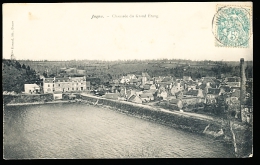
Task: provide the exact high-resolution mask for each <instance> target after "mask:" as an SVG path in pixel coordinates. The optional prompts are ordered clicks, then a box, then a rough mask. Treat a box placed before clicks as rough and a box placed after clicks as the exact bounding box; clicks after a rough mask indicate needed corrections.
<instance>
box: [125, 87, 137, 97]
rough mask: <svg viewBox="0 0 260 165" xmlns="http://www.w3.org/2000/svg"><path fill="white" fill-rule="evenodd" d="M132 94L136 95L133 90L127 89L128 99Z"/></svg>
mask: <svg viewBox="0 0 260 165" xmlns="http://www.w3.org/2000/svg"><path fill="white" fill-rule="evenodd" d="M132 95H136V93H135V90H132V89H130V90H127V91H126V99H129V98H130V97H131V96H132Z"/></svg>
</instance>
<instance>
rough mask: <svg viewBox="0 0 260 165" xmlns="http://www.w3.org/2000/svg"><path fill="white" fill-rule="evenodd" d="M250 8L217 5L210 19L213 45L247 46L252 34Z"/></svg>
mask: <svg viewBox="0 0 260 165" xmlns="http://www.w3.org/2000/svg"><path fill="white" fill-rule="evenodd" d="M251 13H252V8H251V7H248V6H221V5H217V12H216V14H215V15H214V17H213V20H212V31H213V34H214V36H215V46H217V47H236V48H248V47H249V40H250V37H251V34H252V14H251Z"/></svg>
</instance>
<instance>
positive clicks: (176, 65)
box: [19, 59, 253, 81]
mask: <svg viewBox="0 0 260 165" xmlns="http://www.w3.org/2000/svg"><path fill="white" fill-rule="evenodd" d="M19 62H20V63H21V64H25V65H29V66H30V67H31V68H33V69H34V70H35V71H36V72H38V73H40V74H44V75H46V72H47V71H48V76H58V75H59V73H60V68H70V67H73V68H77V69H82V70H85V71H86V76H87V77H98V78H101V79H103V81H108V80H110V79H111V78H112V79H116V78H119V77H121V76H123V75H126V74H128V73H134V74H141V73H142V72H148V74H149V75H151V76H175V77H177V78H180V77H182V76H183V75H190V76H191V77H192V78H194V79H195V78H200V77H203V76H215V77H221V74H224V75H225V76H239V60H238V61H225V62H223V61H207V60H205V61H191V60H181V59H158V60H118V61H101V60H100V61H98V60H92V61H91V60H70V61H47V60H45V61H30V60H21V61H19ZM245 64H246V65H247V67H246V76H247V78H252V76H253V74H252V71H253V69H252V68H253V66H252V61H246V62H245Z"/></svg>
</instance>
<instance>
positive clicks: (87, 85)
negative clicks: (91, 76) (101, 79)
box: [86, 81, 90, 90]
mask: <svg viewBox="0 0 260 165" xmlns="http://www.w3.org/2000/svg"><path fill="white" fill-rule="evenodd" d="M86 89H87V90H90V81H86Z"/></svg>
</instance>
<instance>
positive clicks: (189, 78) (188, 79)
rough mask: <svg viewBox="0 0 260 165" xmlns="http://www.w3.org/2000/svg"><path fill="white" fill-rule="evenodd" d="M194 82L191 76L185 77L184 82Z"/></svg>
mask: <svg viewBox="0 0 260 165" xmlns="http://www.w3.org/2000/svg"><path fill="white" fill-rule="evenodd" d="M190 80H192V79H191V77H190V76H183V81H190Z"/></svg>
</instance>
